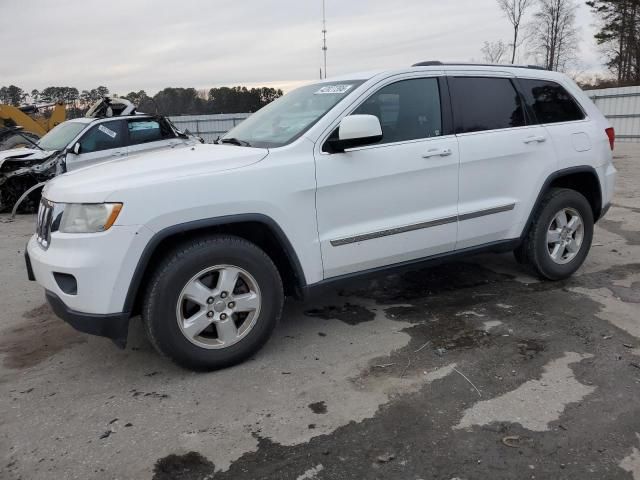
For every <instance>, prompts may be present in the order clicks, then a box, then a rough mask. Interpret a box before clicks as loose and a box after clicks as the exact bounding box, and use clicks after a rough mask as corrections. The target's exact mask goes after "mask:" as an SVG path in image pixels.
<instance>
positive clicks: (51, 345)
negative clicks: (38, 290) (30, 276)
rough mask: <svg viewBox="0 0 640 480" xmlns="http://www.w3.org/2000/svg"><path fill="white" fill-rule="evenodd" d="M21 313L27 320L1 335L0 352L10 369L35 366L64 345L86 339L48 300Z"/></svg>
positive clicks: (65, 346)
mask: <svg viewBox="0 0 640 480" xmlns="http://www.w3.org/2000/svg"><path fill="white" fill-rule="evenodd" d="M22 316H23V318H24V319H25V320H26V321H25V322H24V323H22V324H21V325H18V326H16V327H13V328H11V329H9V330H7V331H5V332H3V334H2V336H1V337H0V354H2V355H4V359H3V365H4V366H5V367H7V368H11V369H23V368H29V367H33V366H34V365H37V364H39V363H41V362H43V361H44V360H46V359H47V358H49V357H51V356H53V355H55V354H56V353H58V352H60V351H61V350H64V349H65V348H69V347H70V346H72V345H75V344H78V343H84V342H86V341H87V340H86V338H85V336H84V335H82V334H81V333H78V332H77V331H75V330H74V329H73V328H72V327H70V326H69V325H67V324H66V323H64V322H63V321H62V320H60V319H59V318H58V317H56V316H55V315H54V313H53V312H52V311H51V308H50V307H49V305H47V304H46V303H45V304H42V305H40V306H39V307H36V308H34V309H32V310H29V311H28V312H25V313H24V314H23V315H22Z"/></svg>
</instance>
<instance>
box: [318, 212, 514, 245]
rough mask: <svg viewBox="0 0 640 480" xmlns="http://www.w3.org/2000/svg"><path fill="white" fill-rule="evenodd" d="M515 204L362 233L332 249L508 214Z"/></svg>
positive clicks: (348, 238)
mask: <svg viewBox="0 0 640 480" xmlns="http://www.w3.org/2000/svg"><path fill="white" fill-rule="evenodd" d="M515 206H516V204H515V203H511V204H509V205H503V206H501V207H494V208H487V209H485V210H478V211H477V212H471V213H465V214H463V215H454V216H451V217H445V218H440V219H438V220H431V221H429V222H420V223H414V224H412V225H405V226H404V227H396V228H390V229H387V230H380V231H378V232H371V233H363V234H361V235H356V236H353V237H345V238H338V239H336V240H331V241H330V243H331V246H332V247H340V246H342V245H349V244H350V243H358V242H365V241H367V240H373V239H376V238H381V237H388V236H391V235H399V234H401V233H407V232H412V231H414V230H422V229H424V228H431V227H438V226H440V225H447V224H449V223H455V222H462V221H464V220H472V219H474V218H479V217H484V216H485V215H494V214H496V213H502V212H508V211H510V210H513V209H514V208H515Z"/></svg>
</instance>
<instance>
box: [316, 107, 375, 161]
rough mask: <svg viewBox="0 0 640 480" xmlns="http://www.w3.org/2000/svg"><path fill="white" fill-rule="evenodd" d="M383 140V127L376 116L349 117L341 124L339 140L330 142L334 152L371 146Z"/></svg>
mask: <svg viewBox="0 0 640 480" xmlns="http://www.w3.org/2000/svg"><path fill="white" fill-rule="evenodd" d="M380 140H382V126H381V125H380V120H379V119H378V117H376V116H375V115H349V116H348V117H344V118H343V119H342V121H341V122H340V127H339V129H338V138H337V139H330V140H329V141H328V144H329V147H330V149H331V151H332V152H334V153H339V152H344V151H345V150H346V149H347V148H355V147H362V146H364V145H371V144H374V143H377V142H379V141H380Z"/></svg>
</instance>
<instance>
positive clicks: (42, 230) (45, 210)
mask: <svg viewBox="0 0 640 480" xmlns="http://www.w3.org/2000/svg"><path fill="white" fill-rule="evenodd" d="M53 210H54V204H53V203H52V202H50V201H49V200H47V199H46V198H42V199H41V200H40V207H39V208H38V220H37V222H36V239H37V240H38V243H39V244H40V246H41V247H42V248H44V249H45V250H46V249H47V248H49V244H50V243H51V223H52V222H53Z"/></svg>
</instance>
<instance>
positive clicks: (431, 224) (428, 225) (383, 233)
mask: <svg viewBox="0 0 640 480" xmlns="http://www.w3.org/2000/svg"><path fill="white" fill-rule="evenodd" d="M457 221H458V217H457V216H453V217H446V218H440V219H438V220H431V221H430V222H421V223H414V224H413V225H406V226H404V227H397V228H390V229H388V230H381V231H379V232H371V233H363V234H362V235H356V236H355V237H346V238H339V239H337V240H331V245H332V246H334V247H339V246H341V245H348V244H350V243H356V242H364V241H365V240H373V239H374V238H380V237H388V236H390V235H398V234H400V233H406V232H412V231H413V230H422V229H423V228H431V227H437V226H439V225H446V224H448V223H455V222H457Z"/></svg>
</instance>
